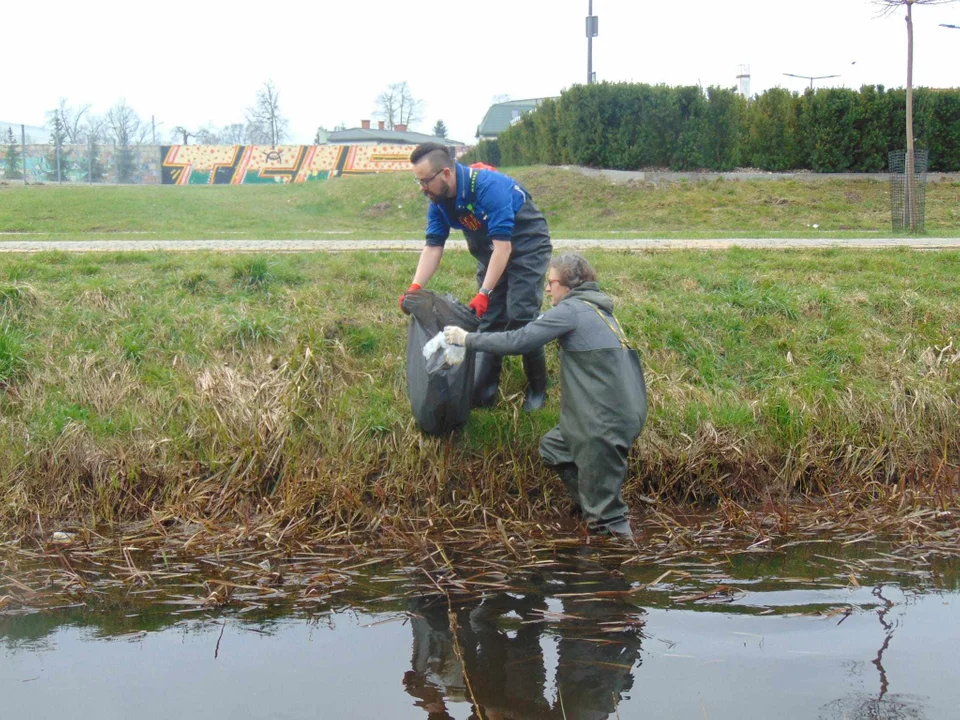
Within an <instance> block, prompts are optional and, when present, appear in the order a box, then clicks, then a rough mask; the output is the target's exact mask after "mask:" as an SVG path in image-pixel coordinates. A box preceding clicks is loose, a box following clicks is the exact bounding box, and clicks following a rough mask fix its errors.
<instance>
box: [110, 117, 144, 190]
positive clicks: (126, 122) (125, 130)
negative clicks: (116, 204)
mask: <svg viewBox="0 0 960 720" xmlns="http://www.w3.org/2000/svg"><path fill="white" fill-rule="evenodd" d="M149 129H150V128H149V127H147V128H144V124H143V122H142V121H141V120H140V116H139V115H137V113H136V112H135V111H134V109H133V108H132V107H130V106H129V105H127V101H126V100H123V99H121V100H119V101H118V102H117V104H116V105H114V106H113V107H112V108H110V109H109V110H108V111H107V131H108V137H109V139H110V140H112V141H113V143H114V145H116V146H117V154H116V169H117V182H121V183H125V182H130V181H131V180H132V179H133V151H132V150H131V149H130V148H131V146H132V145H137V144H141V143H142V142H143V139H144V137H145V134H146V132H148V131H149Z"/></svg>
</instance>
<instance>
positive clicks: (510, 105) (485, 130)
mask: <svg viewBox="0 0 960 720" xmlns="http://www.w3.org/2000/svg"><path fill="white" fill-rule="evenodd" d="M553 99H555V98H552V97H550V98H530V99H528V100H508V101H506V102H500V103H494V104H493V105H491V106H490V109H489V110H487V114H486V115H484V116H483V121H482V122H481V123H480V127H478V128H477V138H478V139H479V140H495V139H496V138H497V136H499V135H500V133H502V132H503V131H504V130H506V129H507V128H508V127H510V126H511V125H512V124H513V123H515V122H516V121H517V120H519V119H520V118H521V117H522V116H523V115H524V114H526V113H528V112H530V111H531V110H536V109H537V107H539V105H540V103H542V102H543V101H544V100H553Z"/></svg>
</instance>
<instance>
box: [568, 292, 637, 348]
mask: <svg viewBox="0 0 960 720" xmlns="http://www.w3.org/2000/svg"><path fill="white" fill-rule="evenodd" d="M580 302H582V303H583V304H584V305H589V306H590V307H592V308H593V309H594V310H596V311H597V315H599V316H600V318H601V319H602V320H603V321H604V322H605V323H606V324H607V327H608V328H610V330H611V332H613V334H614V335H616V337H617V340H619V341H620V345H621V346H622V347H624V348H627V349H628V350H632V349H633V348H632V347H631V345H630V342H629V341H628V340H627V336H626V334H624V332H623V330H622V329H621V328H620V323H618V322H617V319H616V318H615V317H613V316H612V315H607V314H606V313H605V312H603V310H601V309H600V307H599V306H598V305H596V304H595V303H592V302H590V301H589V300H580Z"/></svg>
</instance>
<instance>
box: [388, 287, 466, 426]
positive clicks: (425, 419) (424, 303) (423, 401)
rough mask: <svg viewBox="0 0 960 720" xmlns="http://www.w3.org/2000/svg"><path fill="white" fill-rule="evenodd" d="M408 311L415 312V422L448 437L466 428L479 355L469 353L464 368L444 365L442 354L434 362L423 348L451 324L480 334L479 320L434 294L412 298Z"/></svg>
mask: <svg viewBox="0 0 960 720" xmlns="http://www.w3.org/2000/svg"><path fill="white" fill-rule="evenodd" d="M403 309H404V310H405V311H407V312H408V313H410V327H409V329H408V330H407V394H408V395H409V396H410V407H411V409H412V410H413V417H414V418H415V419H416V421H417V425H419V426H420V429H421V430H422V431H423V432H425V433H427V434H428V435H443V434H444V433H449V432H452V431H454V430H456V429H458V428H461V427H463V426H464V425H466V424H467V420H469V419H470V401H471V398H472V396H473V365H474V354H473V353H467V356H466V359H465V360H464V361H463V362H462V363H460V364H459V365H453V366H450V365H447V364H446V363H444V362H443V351H442V350H440V351H438V352H437V353H435V355H434V356H433V357H431V358H429V359H428V358H425V357H424V356H423V348H424V347H425V346H426V344H427V343H428V342H430V340H431V339H433V337H434V336H435V335H436V334H437V333H439V332H442V331H443V328H444V327H446V326H447V325H456V326H457V327H462V328H463V329H464V330H466V331H467V332H475V331H476V329H477V328H478V327H479V326H480V321H479V320H478V319H477V316H476V315H474V314H473V311H472V310H471V309H470V308H468V307H467V306H466V305H463V304H462V303H460V302H459V301H458V300H457V299H456V298H455V297H453V296H452V295H449V294H448V295H443V296H441V295H437V294H436V293H433V292H430V291H429V290H419V291H417V292H414V293H408V294H407V295H406V297H405V298H404V300H403Z"/></svg>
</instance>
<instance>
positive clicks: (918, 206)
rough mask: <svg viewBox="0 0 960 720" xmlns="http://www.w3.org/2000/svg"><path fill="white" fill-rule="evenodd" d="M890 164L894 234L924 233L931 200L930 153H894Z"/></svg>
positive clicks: (915, 151)
mask: <svg viewBox="0 0 960 720" xmlns="http://www.w3.org/2000/svg"><path fill="white" fill-rule="evenodd" d="M889 163H890V211H891V218H892V220H893V229H894V231H895V232H896V231H901V232H922V231H923V226H924V217H925V216H926V200H927V151H926V150H914V151H913V155H912V156H910V155H908V154H907V151H906V150H893V151H891V152H890V155H889Z"/></svg>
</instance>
